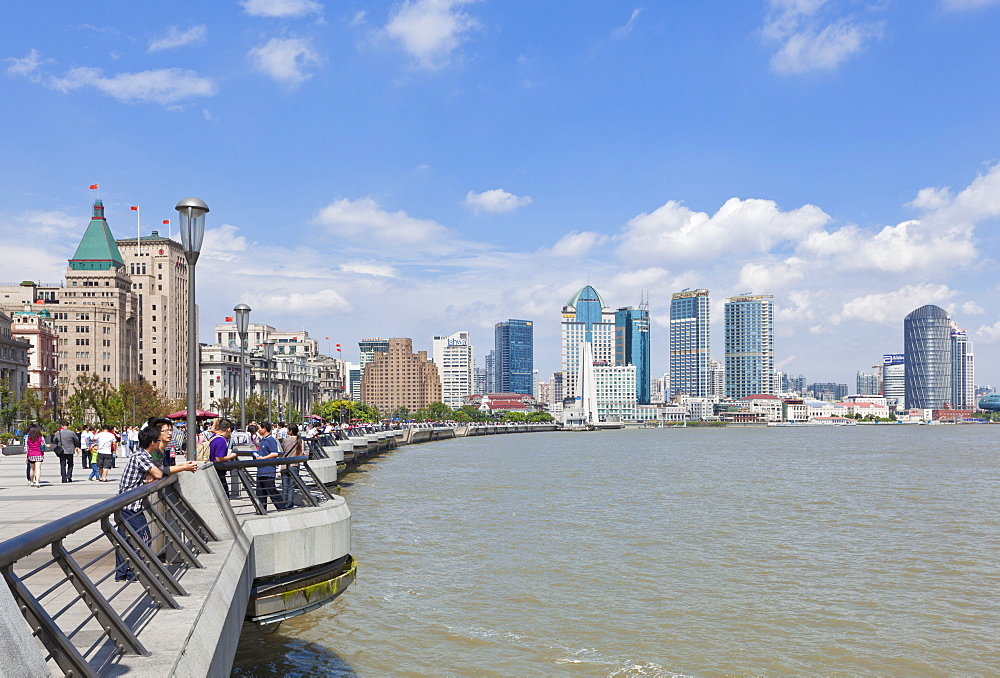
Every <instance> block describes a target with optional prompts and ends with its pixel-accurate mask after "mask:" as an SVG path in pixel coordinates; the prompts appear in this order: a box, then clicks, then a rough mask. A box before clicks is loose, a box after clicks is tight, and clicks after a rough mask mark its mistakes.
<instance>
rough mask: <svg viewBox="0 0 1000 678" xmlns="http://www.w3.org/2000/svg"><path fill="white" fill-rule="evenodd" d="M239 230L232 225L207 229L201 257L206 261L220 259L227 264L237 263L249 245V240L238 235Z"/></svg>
mask: <svg viewBox="0 0 1000 678" xmlns="http://www.w3.org/2000/svg"><path fill="white" fill-rule="evenodd" d="M239 230H240V229H239V228H237V227H236V226H233V225H231V224H223V225H222V226H219V227H218V228H207V229H205V240H204V241H203V242H202V246H201V256H202V257H203V258H205V259H218V260H219V261H223V262H227V263H232V262H234V261H237V260H238V255H239V254H240V253H242V252H245V251H246V249H247V245H248V243H247V239H246V238H245V237H243V236H242V235H239V234H238V232H239Z"/></svg>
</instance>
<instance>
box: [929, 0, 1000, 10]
mask: <svg viewBox="0 0 1000 678" xmlns="http://www.w3.org/2000/svg"><path fill="white" fill-rule="evenodd" d="M941 4H943V5H944V8H945V9H951V10H962V9H977V8H979V7H987V6H989V5H997V4H1000V0H942V3H941Z"/></svg>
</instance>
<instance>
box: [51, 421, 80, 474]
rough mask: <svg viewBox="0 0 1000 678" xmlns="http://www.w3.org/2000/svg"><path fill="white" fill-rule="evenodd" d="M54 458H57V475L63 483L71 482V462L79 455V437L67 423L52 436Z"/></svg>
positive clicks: (63, 423) (61, 425) (62, 424)
mask: <svg viewBox="0 0 1000 678" xmlns="http://www.w3.org/2000/svg"><path fill="white" fill-rule="evenodd" d="M52 443H53V444H54V445H55V453H56V456H57V457H59V473H60V474H61V475H62V481H63V482H64V483H71V482H73V461H74V460H75V459H76V455H77V454H79V453H80V436H79V435H77V434H76V432H75V431H74V430H73V429H71V428H70V427H69V422H68V421H64V422H62V423H61V424H60V426H59V430H58V431H56V432H55V433H53V434H52Z"/></svg>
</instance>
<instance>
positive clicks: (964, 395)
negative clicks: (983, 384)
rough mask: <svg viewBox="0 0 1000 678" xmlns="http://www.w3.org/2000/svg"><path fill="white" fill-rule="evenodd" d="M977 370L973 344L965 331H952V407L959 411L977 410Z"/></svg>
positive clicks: (955, 329) (953, 329) (954, 329)
mask: <svg viewBox="0 0 1000 678" xmlns="http://www.w3.org/2000/svg"><path fill="white" fill-rule="evenodd" d="M975 376H976V370H975V364H974V357H973V354H972V342H971V341H969V335H968V333H966V331H965V330H960V329H958V328H952V330H951V406H952V407H954V408H955V409H957V410H967V409H975V408H976V402H977V398H976V386H975V384H976V382H975Z"/></svg>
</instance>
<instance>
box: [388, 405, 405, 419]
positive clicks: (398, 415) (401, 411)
mask: <svg viewBox="0 0 1000 678" xmlns="http://www.w3.org/2000/svg"><path fill="white" fill-rule="evenodd" d="M389 416H391V417H392V418H393V419H401V420H403V421H406V420H407V419H409V418H410V410H409V408H407V407H405V406H403V405H400V406H399V407H397V408H396V409H395V411H393V413H392V414H391V415H389Z"/></svg>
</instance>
